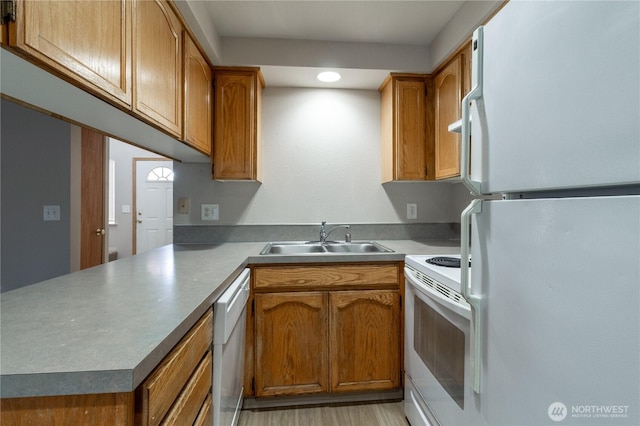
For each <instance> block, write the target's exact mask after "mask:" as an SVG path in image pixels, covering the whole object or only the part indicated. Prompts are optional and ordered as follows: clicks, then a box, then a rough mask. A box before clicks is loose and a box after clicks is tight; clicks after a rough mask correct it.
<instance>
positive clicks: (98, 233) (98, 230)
mask: <svg viewBox="0 0 640 426" xmlns="http://www.w3.org/2000/svg"><path fill="white" fill-rule="evenodd" d="M96 235H104V229H103V228H98V229H96Z"/></svg>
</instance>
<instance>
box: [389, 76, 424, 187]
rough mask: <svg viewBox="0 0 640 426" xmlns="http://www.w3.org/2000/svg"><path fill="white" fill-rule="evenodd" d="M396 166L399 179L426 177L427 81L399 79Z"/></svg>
mask: <svg viewBox="0 0 640 426" xmlns="http://www.w3.org/2000/svg"><path fill="white" fill-rule="evenodd" d="M395 95H396V102H395V105H396V111H395V121H396V132H395V167H396V179H397V180H424V179H425V178H426V163H425V160H426V155H425V147H426V130H425V126H426V115H425V108H426V98H425V83H424V81H415V80H406V81H405V80H398V81H397V82H396V93H395Z"/></svg>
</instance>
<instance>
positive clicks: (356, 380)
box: [329, 290, 401, 392]
mask: <svg viewBox="0 0 640 426" xmlns="http://www.w3.org/2000/svg"><path fill="white" fill-rule="evenodd" d="M329 310H330V318H329V328H330V331H329V335H330V336H331V341H330V347H331V392H349V391H365V390H382V389H393V388H397V387H399V386H400V356H399V354H400V352H399V348H400V344H401V340H400V332H399V330H400V295H399V294H398V291H396V290H372V291H339V292H331V293H330V294H329Z"/></svg>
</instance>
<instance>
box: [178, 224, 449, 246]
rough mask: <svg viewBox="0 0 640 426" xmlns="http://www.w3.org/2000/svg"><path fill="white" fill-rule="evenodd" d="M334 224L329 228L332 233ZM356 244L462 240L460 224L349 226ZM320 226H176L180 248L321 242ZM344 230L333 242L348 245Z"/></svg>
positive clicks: (336, 233) (335, 236) (332, 235)
mask: <svg viewBox="0 0 640 426" xmlns="http://www.w3.org/2000/svg"><path fill="white" fill-rule="evenodd" d="M333 225H334V224H328V225H327V228H328V229H331V227H332V226H333ZM349 225H350V226H351V228H350V229H349V233H350V234H351V238H352V239H353V241H357V240H435V239H437V240H455V239H458V238H459V237H460V224H459V223H415V224H395V223H394V224H349ZM319 232H320V224H317V225H219V226H208V225H176V226H174V227H173V242H174V243H176V244H186V243H192V244H214V243H229V242H250V241H265V242H267V241H313V240H318V237H319ZM344 234H345V230H344V229H339V230H336V231H335V232H333V233H332V234H331V235H330V237H329V239H330V240H336V241H344Z"/></svg>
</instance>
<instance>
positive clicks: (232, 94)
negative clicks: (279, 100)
mask: <svg viewBox="0 0 640 426" xmlns="http://www.w3.org/2000/svg"><path fill="white" fill-rule="evenodd" d="M213 74H214V77H213V79H214V98H215V101H214V123H213V127H214V131H213V156H212V161H213V178H214V179H217V180H251V181H260V180H261V167H260V162H261V161H260V148H261V147H260V145H261V127H262V125H261V121H262V89H263V88H264V78H263V77H262V73H261V72H260V69H259V68H250V67H244V68H238V67H214V70H213Z"/></svg>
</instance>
